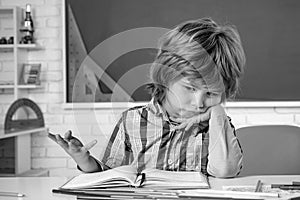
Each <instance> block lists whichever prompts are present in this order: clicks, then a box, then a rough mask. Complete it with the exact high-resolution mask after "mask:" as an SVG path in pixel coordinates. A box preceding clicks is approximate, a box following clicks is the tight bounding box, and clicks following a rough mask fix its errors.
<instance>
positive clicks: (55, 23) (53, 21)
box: [46, 16, 62, 28]
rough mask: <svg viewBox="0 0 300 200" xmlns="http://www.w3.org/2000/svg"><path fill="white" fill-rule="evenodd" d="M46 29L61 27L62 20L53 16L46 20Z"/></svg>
mask: <svg viewBox="0 0 300 200" xmlns="http://www.w3.org/2000/svg"><path fill="white" fill-rule="evenodd" d="M46 26H47V27H50V28H52V27H62V19H61V17H60V16H55V17H51V18H48V19H47V22H46Z"/></svg>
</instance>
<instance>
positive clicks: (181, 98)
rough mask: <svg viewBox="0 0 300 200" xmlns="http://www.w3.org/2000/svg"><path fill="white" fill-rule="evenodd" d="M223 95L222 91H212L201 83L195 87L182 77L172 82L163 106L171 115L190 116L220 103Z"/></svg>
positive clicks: (177, 116)
mask: <svg viewBox="0 0 300 200" xmlns="http://www.w3.org/2000/svg"><path fill="white" fill-rule="evenodd" d="M199 82H200V81H199ZM221 97H222V93H219V92H214V91H211V90H209V88H207V87H206V86H205V85H203V84H202V85H201V83H199V84H197V87H195V86H193V84H192V83H191V82H190V81H189V80H188V79H187V78H182V79H180V80H178V81H176V82H174V83H172V84H170V86H169V89H168V90H167V93H166V98H165V101H164V103H163V107H164V109H166V111H167V112H168V114H169V115H170V116H171V117H175V118H189V117H192V116H195V115H198V114H199V113H204V112H205V111H206V110H207V109H208V108H209V107H212V106H215V105H217V104H220V103H221Z"/></svg>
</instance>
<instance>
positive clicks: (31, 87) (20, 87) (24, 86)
mask: <svg viewBox="0 0 300 200" xmlns="http://www.w3.org/2000/svg"><path fill="white" fill-rule="evenodd" d="M17 88H19V89H35V88H42V86H41V85H34V84H32V85H30V84H27V85H18V86H17Z"/></svg>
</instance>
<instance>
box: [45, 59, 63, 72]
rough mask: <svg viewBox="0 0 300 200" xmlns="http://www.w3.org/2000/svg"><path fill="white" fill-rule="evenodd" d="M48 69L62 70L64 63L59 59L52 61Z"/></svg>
mask: <svg viewBox="0 0 300 200" xmlns="http://www.w3.org/2000/svg"><path fill="white" fill-rule="evenodd" d="M47 69H48V71H62V70H63V64H62V63H61V62H58V61H50V62H48V66H47Z"/></svg>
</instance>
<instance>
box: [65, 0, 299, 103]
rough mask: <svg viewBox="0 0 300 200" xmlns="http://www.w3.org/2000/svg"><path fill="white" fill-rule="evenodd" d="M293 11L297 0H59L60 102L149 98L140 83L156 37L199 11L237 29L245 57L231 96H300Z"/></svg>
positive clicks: (258, 98) (240, 98) (247, 98)
mask: <svg viewBox="0 0 300 200" xmlns="http://www.w3.org/2000/svg"><path fill="white" fill-rule="evenodd" d="M299 11H300V1H299V0H250V1H249V0H226V1H224V0H127V1H124V0H84V1H83V0H65V12H66V17H65V22H66V23H65V24H66V58H67V59H66V66H67V86H66V87H67V102H111V101H120V102H122V101H146V100H149V98H150V96H149V94H148V93H147V91H146V90H145V84H143V83H146V82H147V81H145V80H148V74H147V69H149V66H150V65H151V62H152V61H153V59H154V56H155V53H156V49H155V46H156V43H155V39H156V37H159V36H160V34H162V33H163V32H164V30H167V29H171V28H173V27H174V26H175V25H177V24H179V23H181V22H183V21H185V20H189V19H196V18H202V17H211V18H212V19H214V20H215V21H217V22H218V23H221V24H224V23H228V22H229V23H231V24H234V25H236V27H237V29H238V31H239V33H240V35H241V39H242V43H243V46H244V49H245V53H246V58H247V64H246V70H245V75H244V77H243V79H242V82H241V89H240V92H239V93H238V95H237V97H236V101H300V91H299V86H300V78H299V75H300V50H299V47H300V39H299V37H300V12H299ZM146 27H151V28H149V30H150V33H149V30H148V34H144V37H141V38H140V36H141V33H142V32H143V31H147V29H146ZM155 27H156V28H157V31H154V32H151V31H153V30H156V29H155ZM137 32H138V33H137ZM124 33H125V36H124ZM136 33H137V36H133V35H134V34H136ZM152 33H153V34H152ZM126 34H127V35H126ZM128 35H129V38H130V37H131V39H132V37H136V38H137V39H136V42H139V43H141V42H143V41H148V42H153V43H154V44H153V45H152V46H151V45H148V44H146V43H145V44H139V45H136V44H133V43H134V42H131V43H129V42H128V41H126V38H127V36H128ZM121 36H124V38H125V39H124V38H123V41H122V40H121V39H120V38H121ZM149 38H150V39H149ZM124 40H125V41H124ZM152 40H153V41H152ZM114 41H115V42H114ZM116 41H117V42H116ZM110 44H111V46H110ZM126 45H129V46H130V45H133V46H130V47H128V48H127V49H126V48H125V50H124V49H123V50H122V48H124V46H126ZM135 45H136V46H135ZM99 46H101V47H99ZM97 48H98V49H97ZM99 48H100V49H99ZM95 49H97V50H95ZM103 60H104V64H103ZM106 61H107V62H106ZM103 65H105V66H104V67H103ZM106 65H107V66H106ZM89 66H92V67H89ZM137 66H143V67H137ZM101 67H102V69H99V68H101ZM132 69H135V73H134V76H132V74H131V75H130V73H129V72H130V70H132ZM95 71H96V72H95ZM137 73H138V74H137ZM124 74H126V76H124ZM128 74H129V75H128ZM127 75H128V76H127ZM125 77H126V78H127V80H124V79H125ZM134 82H137V83H138V84H140V85H134ZM141 83H142V85H141ZM114 93H115V95H114Z"/></svg>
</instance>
